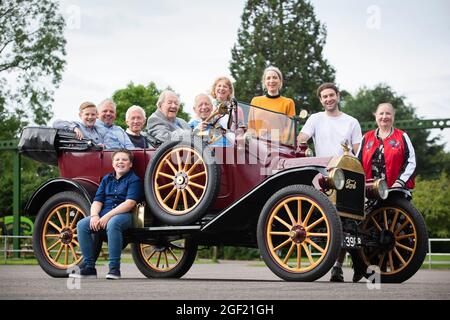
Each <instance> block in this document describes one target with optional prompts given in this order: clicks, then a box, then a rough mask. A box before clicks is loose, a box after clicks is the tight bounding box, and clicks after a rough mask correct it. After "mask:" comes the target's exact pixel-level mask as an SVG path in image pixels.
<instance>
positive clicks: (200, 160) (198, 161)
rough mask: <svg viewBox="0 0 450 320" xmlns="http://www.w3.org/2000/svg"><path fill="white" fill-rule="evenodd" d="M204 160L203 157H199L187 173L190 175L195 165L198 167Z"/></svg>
mask: <svg viewBox="0 0 450 320" xmlns="http://www.w3.org/2000/svg"><path fill="white" fill-rule="evenodd" d="M202 162H203V160H202V159H200V158H199V159H197V161H195V162H194V164H193V165H192V167H190V168H189V170H188V171H187V172H186V174H187V175H190V174H191V172H192V171H193V170H194V168H195V167H197V165H198V164H200V163H202Z"/></svg>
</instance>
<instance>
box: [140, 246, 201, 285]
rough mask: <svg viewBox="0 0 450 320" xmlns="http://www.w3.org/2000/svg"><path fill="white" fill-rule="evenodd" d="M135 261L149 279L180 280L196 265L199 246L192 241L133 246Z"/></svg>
mask: <svg viewBox="0 0 450 320" xmlns="http://www.w3.org/2000/svg"><path fill="white" fill-rule="evenodd" d="M131 250H132V255H133V260H134V262H135V264H136V266H137V267H138V269H139V270H140V271H141V272H142V274H143V275H145V276H146V277H148V278H180V277H182V276H183V275H184V274H185V273H186V272H187V271H188V270H189V269H190V267H191V266H192V264H193V263H194V260H195V257H196V255H197V244H196V243H195V242H194V241H193V240H192V239H178V240H168V239H167V240H163V241H160V243H157V244H143V243H139V244H133V245H132V249H131Z"/></svg>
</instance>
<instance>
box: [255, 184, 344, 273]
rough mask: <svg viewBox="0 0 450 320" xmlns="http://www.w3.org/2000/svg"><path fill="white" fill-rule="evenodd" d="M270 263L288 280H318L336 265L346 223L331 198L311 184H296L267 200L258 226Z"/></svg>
mask: <svg viewBox="0 0 450 320" xmlns="http://www.w3.org/2000/svg"><path fill="white" fill-rule="evenodd" d="M257 237H258V247H259V249H260V252H261V255H262V257H263V259H264V261H265V263H266V264H267V266H268V267H269V268H270V269H271V270H272V272H274V273H275V274H276V275H277V276H279V277H280V278H282V279H284V280H288V281H314V280H316V279H319V278H320V277H322V276H324V275H325V274H326V273H327V272H328V271H329V270H330V269H331V267H332V266H333V263H334V262H335V261H336V258H337V257H338V254H339V251H340V248H341V237H342V226H341V221H340V219H339V217H338V215H337V212H336V209H335V207H334V206H333V204H332V203H331V202H330V201H329V200H328V198H327V197H326V196H325V195H324V194H323V193H321V192H320V191H318V190H316V189H314V188H313V187H311V186H306V185H292V186H288V187H285V188H283V189H281V190H280V191H278V192H277V193H275V194H274V195H273V196H272V197H271V198H270V199H269V200H268V201H267V203H266V204H265V206H264V208H263V210H262V212H261V216H260V218H259V221H258V227H257Z"/></svg>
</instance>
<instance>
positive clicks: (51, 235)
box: [44, 233, 60, 238]
mask: <svg viewBox="0 0 450 320" xmlns="http://www.w3.org/2000/svg"><path fill="white" fill-rule="evenodd" d="M44 237H46V238H59V237H60V235H59V234H56V233H53V234H46V235H45V236H44Z"/></svg>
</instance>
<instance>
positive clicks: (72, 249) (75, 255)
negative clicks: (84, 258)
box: [69, 243, 78, 261]
mask: <svg viewBox="0 0 450 320" xmlns="http://www.w3.org/2000/svg"><path fill="white" fill-rule="evenodd" d="M69 248H70V251H72V255H73V257H74V259H75V261H77V260H78V255H77V253H76V252H75V249H74V248H73V245H72V244H71V243H70V244H69Z"/></svg>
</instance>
